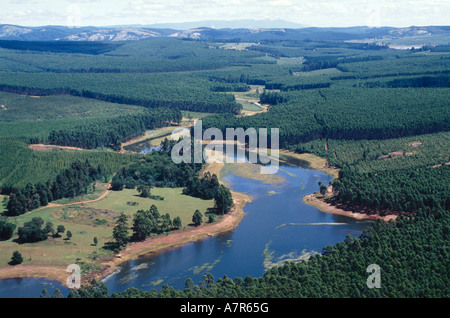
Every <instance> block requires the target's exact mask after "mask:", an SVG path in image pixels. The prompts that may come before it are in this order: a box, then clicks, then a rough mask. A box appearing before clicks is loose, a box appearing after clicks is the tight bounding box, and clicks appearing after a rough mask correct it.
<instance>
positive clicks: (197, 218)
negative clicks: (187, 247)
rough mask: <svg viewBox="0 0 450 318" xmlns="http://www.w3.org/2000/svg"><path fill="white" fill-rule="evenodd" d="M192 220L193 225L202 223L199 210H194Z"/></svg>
mask: <svg viewBox="0 0 450 318" xmlns="http://www.w3.org/2000/svg"><path fill="white" fill-rule="evenodd" d="M192 222H193V223H194V225H195V226H199V225H201V224H202V223H203V215H202V213H201V212H200V211H199V210H195V212H194V215H193V216H192Z"/></svg>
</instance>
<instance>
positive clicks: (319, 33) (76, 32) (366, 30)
mask: <svg viewBox="0 0 450 318" xmlns="http://www.w3.org/2000/svg"><path fill="white" fill-rule="evenodd" d="M194 25H202V26H201V27H193V26H194ZM232 25H234V26H235V27H233V28H231V27H225V26H232ZM256 25H267V26H269V27H243V26H256ZM275 25H283V21H270V23H263V22H261V21H260V22H259V23H257V22H256V21H252V20H240V21H236V22H235V23H234V24H231V22H229V21H203V22H197V23H181V24H158V25H143V26H141V25H127V26H107V27H94V26H83V27H67V26H40V27H27V26H19V25H11V24H0V40H16V41H132V40H134V41H136V40H144V39H149V38H157V37H172V38H184V39H197V40H219V41H221V40H222V41H233V40H239V41H262V40H313V41H320V40H335V41H351V40H353V41H361V40H365V39H395V38H408V37H414V38H420V39H423V42H424V43H427V39H431V38H433V37H441V38H442V37H443V36H444V42H445V41H448V37H447V36H448V35H449V34H450V26H420V27H418V26H411V27H407V28H394V27H379V28H373V27H366V26H356V27H342V28H318V27H302V26H301V25H297V24H293V23H285V25H286V26H291V27H273V26H275ZM213 26H214V27H213ZM270 26H272V27H270ZM295 26H297V27H295ZM444 44H449V42H447V43H444Z"/></svg>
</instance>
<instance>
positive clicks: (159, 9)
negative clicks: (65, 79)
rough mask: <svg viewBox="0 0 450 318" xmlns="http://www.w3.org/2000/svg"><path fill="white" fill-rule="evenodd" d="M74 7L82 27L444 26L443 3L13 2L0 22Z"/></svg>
mask: <svg viewBox="0 0 450 318" xmlns="http://www.w3.org/2000/svg"><path fill="white" fill-rule="evenodd" d="M70 5H73V6H78V8H79V9H80V10H79V11H80V21H81V23H82V24H84V25H110V24H149V23H165V22H188V21H200V20H237V19H282V20H286V21H294V22H298V23H302V24H308V25H313V26H350V25H367V24H370V23H372V24H373V25H378V24H379V25H390V26H409V25H413V24H415V25H436V24H443V25H446V24H448V16H449V15H450V1H449V0H396V1H392V0H229V1H223V0H195V1H192V0H164V1H161V0H128V1H119V0H109V1H106V0H60V1H56V0H42V1H36V0H15V1H9V2H7V3H5V4H4V5H3V4H2V9H3V10H2V11H1V12H0V19H1V20H0V21H1V22H2V23H13V24H25V25H42V23H45V24H65V23H66V20H67V12H66V11H67V8H68V7H69V6H70Z"/></svg>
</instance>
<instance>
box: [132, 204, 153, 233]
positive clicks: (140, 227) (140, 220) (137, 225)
mask: <svg viewBox="0 0 450 318" xmlns="http://www.w3.org/2000/svg"><path fill="white" fill-rule="evenodd" d="M154 228H155V224H154V218H153V216H152V214H151V213H150V211H144V210H139V211H137V212H136V213H135V214H134V217H133V227H132V230H133V240H135V241H143V240H145V239H146V238H147V237H149V236H150V235H151V234H152V232H153V231H154Z"/></svg>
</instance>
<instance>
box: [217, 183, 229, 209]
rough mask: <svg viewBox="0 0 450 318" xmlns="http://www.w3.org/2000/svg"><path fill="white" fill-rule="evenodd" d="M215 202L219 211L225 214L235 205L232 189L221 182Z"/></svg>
mask: <svg viewBox="0 0 450 318" xmlns="http://www.w3.org/2000/svg"><path fill="white" fill-rule="evenodd" d="M214 202H215V205H216V209H217V211H218V212H219V213H221V214H225V213H227V212H228V211H230V209H231V207H232V206H233V197H232V195H231V192H230V190H229V189H228V188H226V187H225V186H224V185H222V184H221V185H220V186H219V188H218V189H217V191H216V195H215V196H214Z"/></svg>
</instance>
